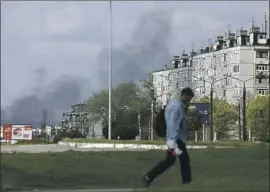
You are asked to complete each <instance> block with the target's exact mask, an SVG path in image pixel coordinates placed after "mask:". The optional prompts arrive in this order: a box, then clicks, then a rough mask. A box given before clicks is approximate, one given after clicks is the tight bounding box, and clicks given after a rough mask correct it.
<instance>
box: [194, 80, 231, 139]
mask: <svg viewBox="0 0 270 192" xmlns="http://www.w3.org/2000/svg"><path fill="white" fill-rule="evenodd" d="M193 77H194V78H196V79H198V80H202V81H203V82H204V85H205V82H207V83H209V84H210V85H211V87H210V141H214V95H213V93H214V84H215V83H217V82H219V81H222V80H224V79H227V77H224V78H221V79H217V80H215V81H212V82H211V81H206V80H205V79H202V78H199V77H196V76H193Z"/></svg>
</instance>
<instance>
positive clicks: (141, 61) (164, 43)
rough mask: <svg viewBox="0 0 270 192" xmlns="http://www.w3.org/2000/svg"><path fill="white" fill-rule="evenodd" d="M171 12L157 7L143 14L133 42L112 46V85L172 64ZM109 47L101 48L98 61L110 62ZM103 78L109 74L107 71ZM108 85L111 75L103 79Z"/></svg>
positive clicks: (137, 77)
mask: <svg viewBox="0 0 270 192" xmlns="http://www.w3.org/2000/svg"><path fill="white" fill-rule="evenodd" d="M171 20H172V12H168V11H163V10H156V11H153V12H147V13H145V14H143V15H142V16H140V18H139V20H138V22H137V24H136V25H135V30H134V33H133V34H132V39H131V41H130V42H128V43H126V44H125V45H123V46H122V47H113V71H112V77H113V84H114V85H115V84H118V83H120V82H125V81H130V80H139V79H145V78H147V75H148V73H149V72H151V71H152V70H153V69H156V68H159V67H162V66H164V65H165V64H169V63H170V61H171V55H170V53H169V42H170V40H171V39H170V38H171V31H172V30H171V29H172V27H171ZM106 56H108V49H106V50H103V51H101V53H100V56H99V59H98V62H99V63H108V57H106ZM101 74H102V75H99V76H100V77H108V70H104V71H102V72H101ZM100 82H101V85H102V87H108V86H107V84H108V78H105V79H104V78H101V79H100Z"/></svg>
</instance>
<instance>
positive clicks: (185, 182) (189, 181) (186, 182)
mask: <svg viewBox="0 0 270 192" xmlns="http://www.w3.org/2000/svg"><path fill="white" fill-rule="evenodd" d="M189 183H191V180H186V181H183V184H189Z"/></svg>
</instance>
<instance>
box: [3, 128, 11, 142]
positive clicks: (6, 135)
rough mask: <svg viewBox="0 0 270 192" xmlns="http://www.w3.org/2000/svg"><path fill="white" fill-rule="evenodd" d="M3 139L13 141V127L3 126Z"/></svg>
mask: <svg viewBox="0 0 270 192" xmlns="http://www.w3.org/2000/svg"><path fill="white" fill-rule="evenodd" d="M3 138H4V140H12V125H11V124H5V125H3Z"/></svg>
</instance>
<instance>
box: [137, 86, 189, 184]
mask: <svg viewBox="0 0 270 192" xmlns="http://www.w3.org/2000/svg"><path fill="white" fill-rule="evenodd" d="M193 97H194V93H193V91H192V89H191V88H189V87H187V88H184V89H183V90H182V91H181V95H180V98H175V99H171V100H170V101H169V102H168V103H167V106H166V108H165V121H166V129H167V131H166V140H167V146H168V150H167V152H166V153H167V154H166V157H165V159H164V160H163V161H161V162H159V163H158V164H157V165H156V166H155V167H154V168H153V169H151V170H150V171H149V172H148V173H147V174H145V175H144V176H143V178H142V180H143V184H144V185H145V187H149V185H150V184H151V183H152V182H153V180H154V179H155V178H156V177H157V176H159V175H160V174H162V173H163V172H164V171H166V170H167V169H168V168H169V167H170V166H172V165H173V164H174V162H175V159H176V157H178V158H179V160H180V166H181V175H182V182H183V183H184V184H187V183H190V182H191V168H190V163H189V155H188V153H187V148H186V141H187V137H188V130H187V127H186V122H185V118H186V112H187V108H188V105H189V103H190V101H191V99H192V98H193Z"/></svg>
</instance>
